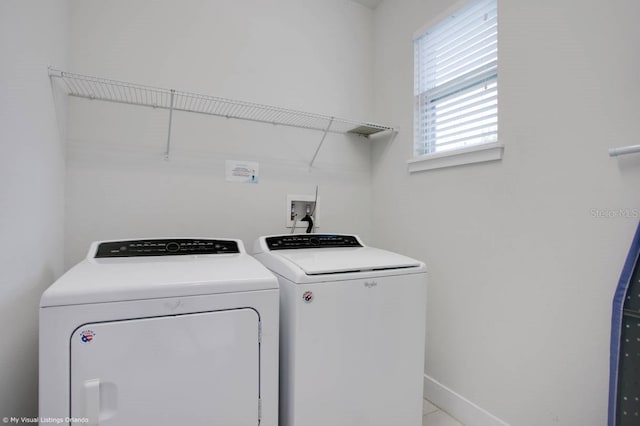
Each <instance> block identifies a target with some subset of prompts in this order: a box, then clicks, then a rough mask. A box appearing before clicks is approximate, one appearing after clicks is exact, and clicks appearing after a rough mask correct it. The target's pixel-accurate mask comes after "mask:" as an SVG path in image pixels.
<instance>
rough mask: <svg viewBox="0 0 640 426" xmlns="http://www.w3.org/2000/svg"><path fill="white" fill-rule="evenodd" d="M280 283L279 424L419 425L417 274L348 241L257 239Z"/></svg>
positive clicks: (422, 292) (421, 316) (405, 261)
mask: <svg viewBox="0 0 640 426" xmlns="http://www.w3.org/2000/svg"><path fill="white" fill-rule="evenodd" d="M254 256H255V257H256V258H257V259H258V260H260V261H261V262H262V263H263V264H264V265H265V266H267V267H268V268H269V269H270V270H271V271H272V272H274V273H275V274H276V275H277V276H278V280H279V282H280V425H281V426H327V425H331V426H390V425H393V426H421V425H422V388H423V378H424V333H425V310H426V285H427V271H426V268H425V265H424V264H423V263H422V262H419V261H417V260H414V259H410V258H408V257H405V256H402V255H400V254H396V253H392V252H389V251H385V250H380V249H376V248H373V247H366V246H365V245H364V244H363V243H362V241H361V240H360V239H359V238H358V237H357V236H354V235H326V234H304V235H281V236H269V237H261V238H260V239H259V240H258V241H256V244H255V247H254Z"/></svg>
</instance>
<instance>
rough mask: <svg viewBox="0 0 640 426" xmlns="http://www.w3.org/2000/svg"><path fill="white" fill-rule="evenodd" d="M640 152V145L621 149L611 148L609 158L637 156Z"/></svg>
mask: <svg viewBox="0 0 640 426" xmlns="http://www.w3.org/2000/svg"><path fill="white" fill-rule="evenodd" d="M638 152H640V145H629V146H622V147H620V148H611V149H610V150H609V157H617V156H619V155H627V154H635V153H638Z"/></svg>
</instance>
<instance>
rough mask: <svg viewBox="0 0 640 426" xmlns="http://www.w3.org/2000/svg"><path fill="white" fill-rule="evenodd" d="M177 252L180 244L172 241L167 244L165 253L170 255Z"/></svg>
mask: <svg viewBox="0 0 640 426" xmlns="http://www.w3.org/2000/svg"><path fill="white" fill-rule="evenodd" d="M179 250H180V244H178V243H176V242H175V241H172V242H170V243H169V244H167V251H169V252H171V253H175V252H177V251H179Z"/></svg>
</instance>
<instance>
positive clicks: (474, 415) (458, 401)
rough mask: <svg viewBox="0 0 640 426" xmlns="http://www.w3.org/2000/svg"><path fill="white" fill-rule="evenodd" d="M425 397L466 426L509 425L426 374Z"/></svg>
mask: <svg viewBox="0 0 640 426" xmlns="http://www.w3.org/2000/svg"><path fill="white" fill-rule="evenodd" d="M424 397H425V398H426V399H428V400H429V401H431V402H432V403H433V404H434V405H436V406H438V407H439V408H441V409H442V410H443V411H446V412H447V413H449V414H450V415H451V416H452V417H454V418H456V419H457V420H459V421H460V422H461V423H462V424H463V425H464V426H509V424H508V423H507V422H505V421H503V420H500V419H499V418H497V417H496V416H494V415H493V414H491V413H489V412H488V411H486V410H484V409H482V408H480V407H478V406H477V405H476V404H474V403H473V402H471V401H469V400H468V399H466V398H465V397H463V396H462V395H459V394H457V393H456V392H454V391H452V390H451V389H449V388H448V387H446V386H445V385H443V384H442V383H440V382H438V381H437V380H435V379H434V378H432V377H429V376H427V375H426V374H425V375H424Z"/></svg>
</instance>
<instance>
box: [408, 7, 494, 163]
mask: <svg viewBox="0 0 640 426" xmlns="http://www.w3.org/2000/svg"><path fill="white" fill-rule="evenodd" d="M414 55H415V80H414V100H415V108H414V113H415V117H414V126H415V129H414V149H415V156H416V157H419V156H424V155H427V154H440V153H448V152H450V151H451V152H454V151H458V150H461V149H462V150H463V151H468V149H467V150H465V148H468V147H474V146H480V145H483V149H484V148H485V147H484V145H486V144H493V145H495V144H496V143H497V141H498V20H497V0H471V1H470V2H469V3H467V4H466V5H465V6H463V7H462V8H460V9H458V10H457V11H456V12H455V13H453V14H452V15H450V16H449V17H447V18H445V19H444V20H442V21H440V22H438V23H437V24H435V25H434V26H432V27H431V28H429V29H428V30H427V31H426V32H424V33H421V34H419V35H418V36H417V37H416V38H415V40H414ZM501 155H502V148H501V146H500V157H501ZM479 161H485V160H479ZM410 162H411V161H410ZM466 162H475V161H466Z"/></svg>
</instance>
